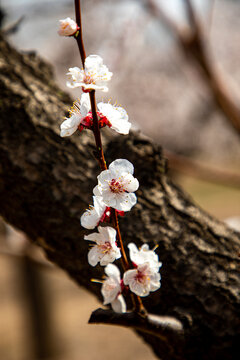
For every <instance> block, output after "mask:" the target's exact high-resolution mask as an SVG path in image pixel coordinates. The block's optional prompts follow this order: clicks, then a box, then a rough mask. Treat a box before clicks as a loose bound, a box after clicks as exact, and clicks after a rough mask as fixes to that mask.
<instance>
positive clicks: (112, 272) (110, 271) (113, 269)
mask: <svg viewBox="0 0 240 360" xmlns="http://www.w3.org/2000/svg"><path fill="white" fill-rule="evenodd" d="M104 271H105V274H106V275H107V276H109V277H111V276H112V277H115V278H116V279H118V280H119V282H120V271H119V269H118V267H117V266H116V265H113V264H109V265H107V266H106V267H105V269H104Z"/></svg>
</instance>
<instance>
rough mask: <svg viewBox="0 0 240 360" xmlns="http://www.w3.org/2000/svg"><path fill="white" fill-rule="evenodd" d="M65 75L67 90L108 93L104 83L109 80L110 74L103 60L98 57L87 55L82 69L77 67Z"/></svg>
mask: <svg viewBox="0 0 240 360" xmlns="http://www.w3.org/2000/svg"><path fill="white" fill-rule="evenodd" d="M67 75H69V76H70V80H69V81H67V86H68V87H69V88H76V87H82V88H83V91H90V90H102V91H104V92H107V91H108V87H107V86H106V82H107V81H109V80H111V77H112V73H111V72H110V71H109V70H108V68H107V66H106V65H104V64H103V59H102V58H101V57H100V56H98V55H89V56H88V57H87V58H86V59H85V63H84V69H79V68H78V67H74V68H70V69H69V72H68V73H67Z"/></svg>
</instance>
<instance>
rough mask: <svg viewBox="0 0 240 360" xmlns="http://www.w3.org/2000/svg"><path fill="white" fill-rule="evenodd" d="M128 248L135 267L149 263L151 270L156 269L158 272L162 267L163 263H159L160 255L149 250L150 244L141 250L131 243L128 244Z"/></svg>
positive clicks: (143, 246)
mask: <svg viewBox="0 0 240 360" xmlns="http://www.w3.org/2000/svg"><path fill="white" fill-rule="evenodd" d="M128 248H129V256H130V259H131V261H132V263H133V264H134V265H135V266H139V265H142V264H144V263H146V262H148V263H150V264H151V268H155V269H156V271H158V270H159V268H160V267H161V266H162V263H161V262H159V259H158V255H157V254H156V253H155V252H154V251H153V250H149V246H148V244H144V245H142V246H141V248H140V250H139V249H138V248H137V246H136V245H135V244H134V243H130V244H128Z"/></svg>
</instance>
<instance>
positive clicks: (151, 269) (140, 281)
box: [123, 243, 162, 296]
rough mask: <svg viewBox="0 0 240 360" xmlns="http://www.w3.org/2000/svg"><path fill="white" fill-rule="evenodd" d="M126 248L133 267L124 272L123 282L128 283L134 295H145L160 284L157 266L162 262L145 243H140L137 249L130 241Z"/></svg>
mask: <svg viewBox="0 0 240 360" xmlns="http://www.w3.org/2000/svg"><path fill="white" fill-rule="evenodd" d="M128 248H129V255H130V259H131V261H132V263H133V265H134V266H135V269H133V270H127V271H126V272H125V273H124V276H123V282H124V284H125V285H129V288H130V290H131V291H132V292H134V293H135V294H136V295H139V296H147V295H149V292H150V291H155V290H157V289H159V288H160V286H161V284H160V280H161V276H160V274H159V268H160V267H161V266H162V263H161V262H160V261H159V259H158V255H157V254H156V253H155V252H154V251H153V250H149V247H148V245H147V244H144V245H142V247H141V248H140V250H139V249H138V248H137V246H136V245H135V244H134V243H130V244H129V245H128Z"/></svg>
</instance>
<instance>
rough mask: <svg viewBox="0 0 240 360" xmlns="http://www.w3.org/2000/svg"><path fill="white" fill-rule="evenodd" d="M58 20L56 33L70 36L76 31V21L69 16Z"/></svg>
mask: <svg viewBox="0 0 240 360" xmlns="http://www.w3.org/2000/svg"><path fill="white" fill-rule="evenodd" d="M59 22H60V24H59V30H58V35H60V36H72V35H74V34H75V33H76V32H77V31H78V25H77V23H76V22H75V21H74V20H72V19H71V18H69V17H67V18H66V19H63V20H59Z"/></svg>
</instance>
